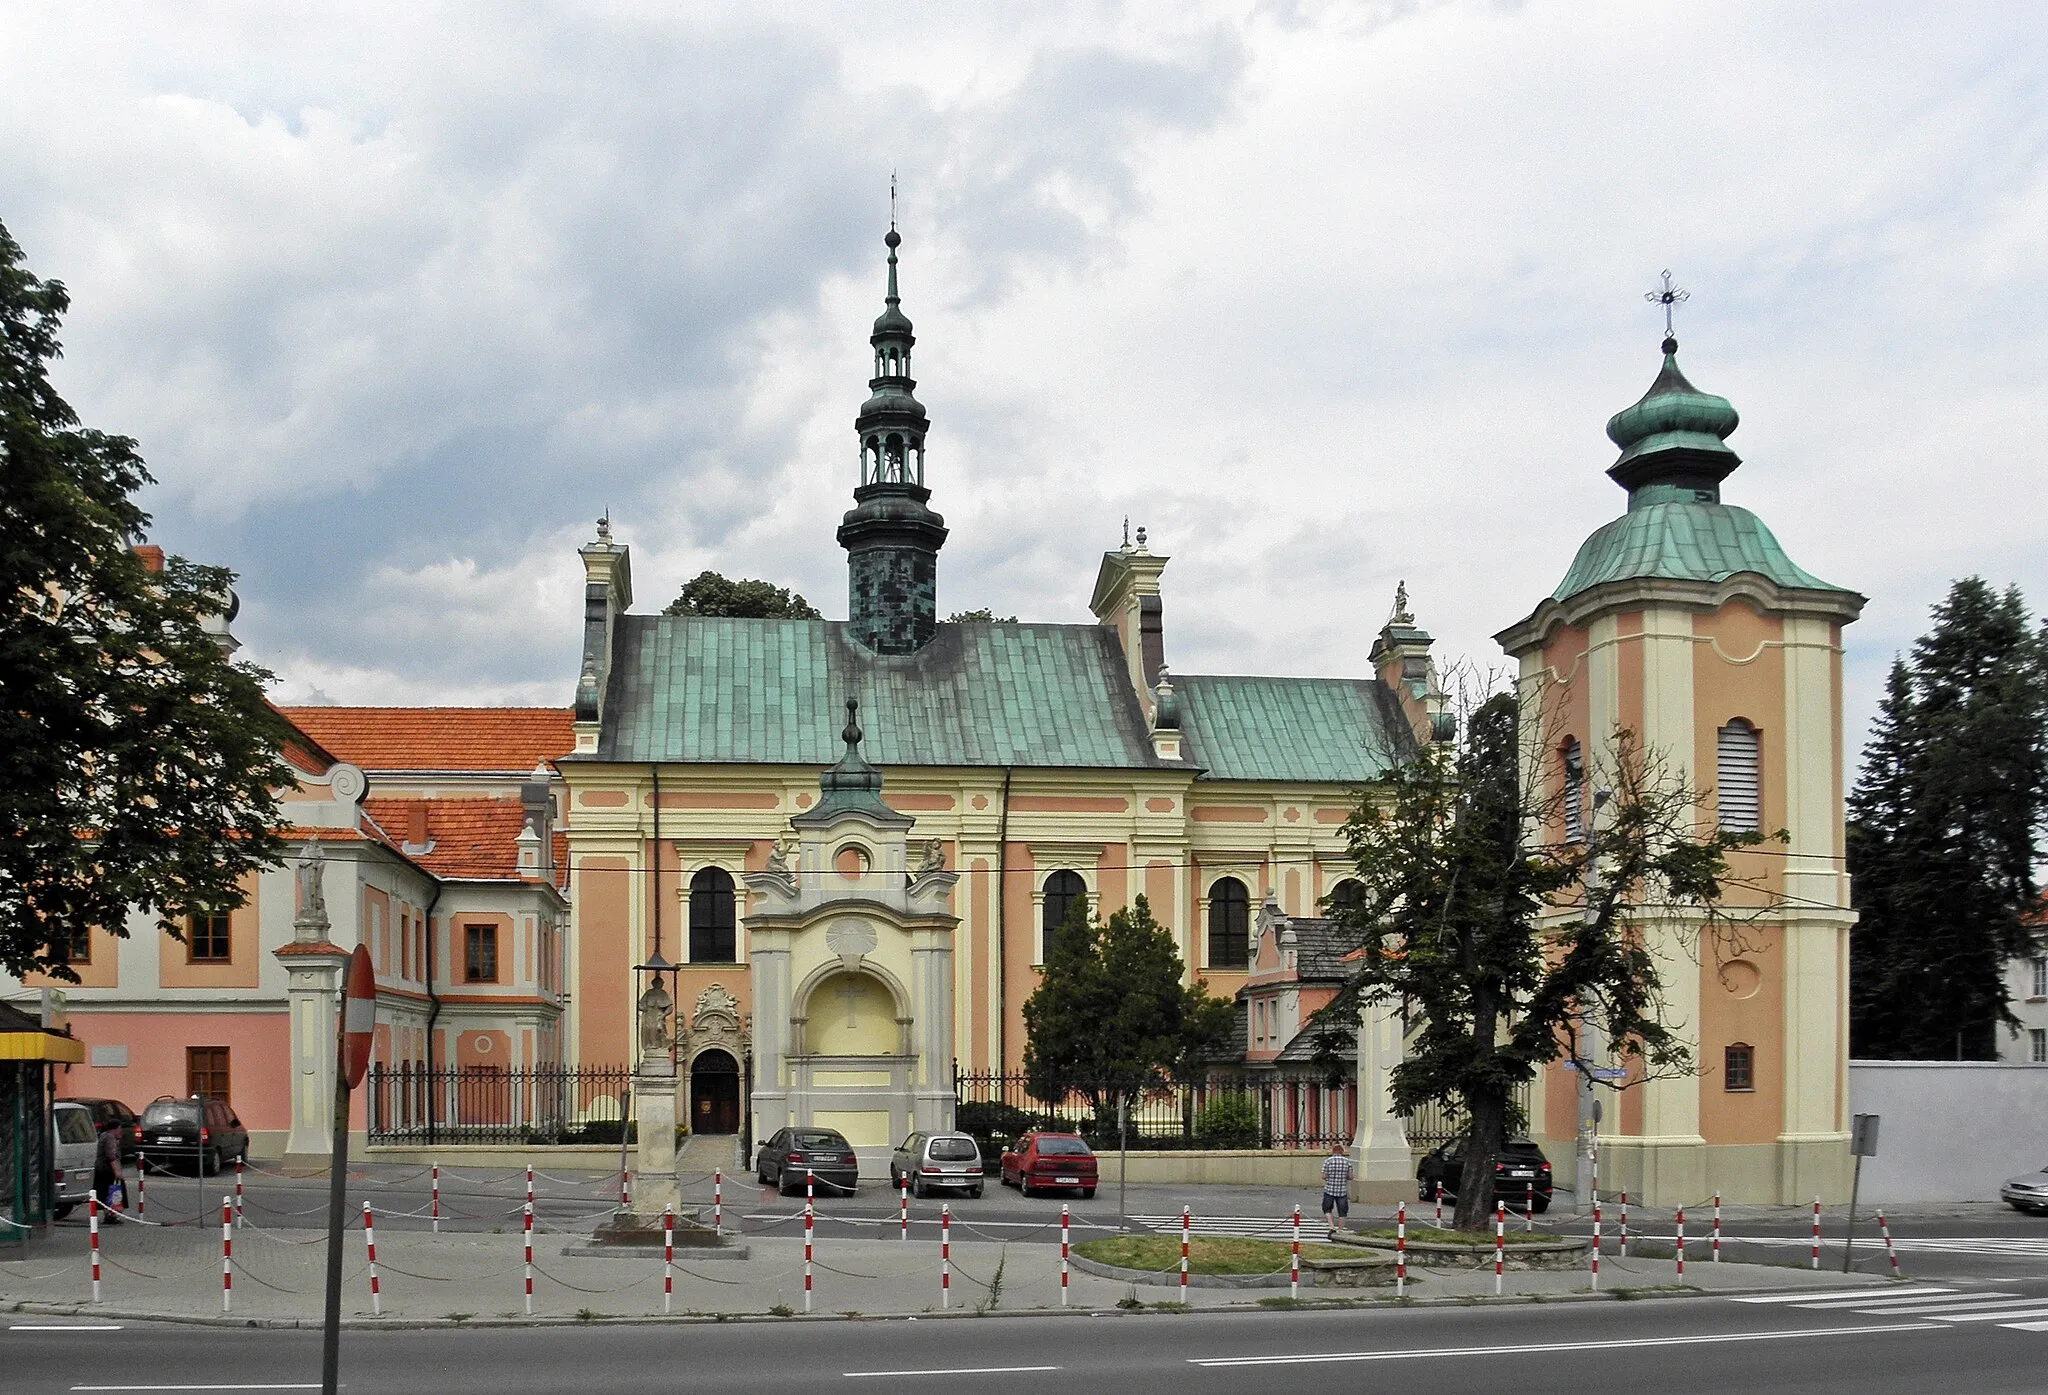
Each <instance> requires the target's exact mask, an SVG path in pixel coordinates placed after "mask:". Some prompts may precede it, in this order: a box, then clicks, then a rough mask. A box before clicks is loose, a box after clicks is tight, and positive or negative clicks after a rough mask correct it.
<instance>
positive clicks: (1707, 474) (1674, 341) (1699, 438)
mask: <svg viewBox="0 0 2048 1395" xmlns="http://www.w3.org/2000/svg"><path fill="white" fill-rule="evenodd" d="M1644 299H1646V300H1648V301H1650V302H1651V303H1653V304H1658V305H1662V306H1663V307H1664V344H1663V348H1664V365H1663V367H1662V369H1661V370H1659V372H1658V374H1657V379H1656V381H1655V382H1653V383H1651V384H1650V390H1649V391H1648V392H1646V393H1644V394H1643V395H1642V397H1641V399H1640V400H1638V401H1637V402H1636V403H1635V405H1633V406H1630V407H1625V408H1623V409H1622V410H1621V411H1619V412H1616V413H1615V414H1614V415H1613V416H1612V417H1611V418H1609V420H1608V422H1607V437H1608V439H1609V440H1611V441H1613V442H1614V444H1616V445H1617V446H1620V447H1621V458H1620V459H1618V460H1616V461H1615V462H1614V463H1613V464H1612V465H1610V466H1608V467H1607V474H1608V477H1609V478H1611V479H1612V480H1613V481H1614V482H1615V483H1616V484H1618V485H1620V486H1621V487H1622V488H1624V489H1626V490H1627V491H1628V497H1629V507H1630V508H1635V507H1637V506H1639V505H1642V504H1654V503H1662V502H1665V501H1667V500H1670V499H1678V498H1684V499H1688V500H1692V501H1694V502H1704V503H1710V504H1718V503H1719V502H1720V501H1721V481H1722V480H1724V479H1726V478H1727V477H1728V476H1729V475H1730V474H1732V473H1734V471H1735V467H1736V466H1738V465H1740V464H1741V463H1742V457H1741V456H1739V455H1737V454H1736V453H1735V452H1734V451H1732V450H1730V449H1729V448H1728V445H1727V437H1728V436H1729V434H1730V433H1731V432H1733V431H1734V430H1735V428H1736V426H1737V425H1738V424H1739V423H1740V422H1741V420H1742V418H1741V417H1740V416H1738V415H1737V414H1736V411H1735V408H1734V406H1733V405H1732V404H1731V403H1730V402H1729V401H1728V399H1727V398H1725V397H1716V396H1715V395H1714V394H1713V393H1711V392H1701V391H1700V390H1699V389H1698V388H1696V387H1694V386H1693V385H1692V384H1691V383H1690V382H1688V381H1687V380H1686V376H1685V374H1684V373H1683V372H1681V371H1680V370H1679V367H1678V336H1677V334H1676V333H1675V332H1674V329H1673V326H1672V322H1671V312H1672V310H1673V308H1674V307H1676V306H1677V305H1678V304H1680V303H1681V302H1683V301H1685V300H1686V299H1688V296H1687V295H1686V293H1685V292H1684V291H1682V290H1679V289H1678V288H1677V287H1676V286H1673V285H1672V284H1671V273H1670V272H1668V271H1667V272H1665V273H1664V285H1663V288H1662V289H1661V290H1656V291H1651V292H1650V293H1649V294H1648V295H1647V296H1645V297H1644Z"/></svg>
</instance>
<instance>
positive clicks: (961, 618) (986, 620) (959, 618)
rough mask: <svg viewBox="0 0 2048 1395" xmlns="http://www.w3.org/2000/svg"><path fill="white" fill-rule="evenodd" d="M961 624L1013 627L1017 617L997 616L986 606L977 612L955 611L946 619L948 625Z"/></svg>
mask: <svg viewBox="0 0 2048 1395" xmlns="http://www.w3.org/2000/svg"><path fill="white" fill-rule="evenodd" d="M962 622H966V623H969V624H982V625H1014V624H1016V623H1017V617H1016V616H1014V615H998V614H996V613H995V612H994V611H993V610H990V609H989V608H988V607H987V606H983V607H982V608H981V609H979V610H956V611H954V612H953V613H952V614H951V615H948V616H947V617H946V623H947V624H948V625H958V624H961V623H962Z"/></svg>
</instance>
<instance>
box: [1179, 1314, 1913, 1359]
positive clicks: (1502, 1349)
mask: <svg viewBox="0 0 2048 1395" xmlns="http://www.w3.org/2000/svg"><path fill="white" fill-rule="evenodd" d="M1940 1330H1941V1329H1940V1326H1939V1324H1936V1323H1932V1322H1901V1323H1887V1324H1885V1325H1883V1326H1881V1327H1808V1328H1802V1329H1800V1330H1798V1331H1794V1332H1714V1333H1708V1334H1706V1335H1703V1336H1698V1337H1629V1338H1623V1339H1620V1340H1617V1341H1608V1342H1527V1343H1517V1344H1515V1345H1513V1346H1497V1347H1427V1348H1420V1349H1417V1350H1413V1351H1334V1352H1321V1353H1317V1354H1314V1355H1309V1356H1227V1357H1208V1358H1202V1357H1189V1358H1188V1364H1189V1365H1190V1366H1207V1367H1212V1368H1215V1367H1225V1366H1302V1365H1314V1364H1317V1363H1325V1362H1338V1361H1412V1360H1415V1359H1417V1358H1422V1357H1445V1356H1529V1355H1542V1354H1545V1353H1549V1352H1576V1351H1623V1350H1630V1349H1633V1348H1637V1347H1688V1346H1713V1345H1716V1344H1719V1343H1724V1342H1783V1341H1789V1340H1791V1339H1793V1338H1796V1337H1863V1336H1870V1335H1872V1334H1874V1333H1879V1332H1938V1331H1940Z"/></svg>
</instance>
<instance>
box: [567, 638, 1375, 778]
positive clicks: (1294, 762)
mask: <svg viewBox="0 0 2048 1395" xmlns="http://www.w3.org/2000/svg"><path fill="white" fill-rule="evenodd" d="M616 625H617V629H616V631H615V633H614V639H613V645H614V648H613V655H612V671H611V679H610V686H609V690H608V692H607V694H606V697H605V705H604V723H603V728H602V730H601V732H600V735H599V740H598V749H597V752H596V755H595V757H594V758H595V759H598V760H605V761H630V762H634V763H639V762H644V761H664V762H678V763H690V762H694V763H704V764H723V763H733V764H783V765H814V766H822V765H829V764H831V763H832V762H833V761H835V760H837V759H838V758H839V755H840V750H839V742H838V733H839V729H840V726H841V722H842V716H841V713H842V707H841V704H842V703H843V702H844V701H845V700H846V698H848V697H850V696H851V697H858V698H859V699H860V716H861V725H862V727H863V728H865V730H866V733H867V739H866V744H865V746H864V747H863V752H864V754H865V755H866V756H867V758H868V759H870V760H872V761H873V762H874V763H875V764H876V765H879V766H882V767H883V768H885V769H886V768H888V767H891V766H905V765H909V766H927V767H930V766H1012V765H1014V766H1026V767H1039V768H1069V769H1074V768H1078V769H1134V770H1142V769H1163V770H1184V771H1185V770H1194V769H1198V768H1200V767H1207V778H1210V779H1225V780H1302V781H1317V782H1336V783H1362V782H1365V781H1369V780H1372V779H1375V778H1377V777H1379V776H1381V775H1383V774H1384V773H1385V772H1386V771H1387V769H1388V768H1389V766H1390V765H1391V764H1393V763H1394V761H1395V760H1398V759H1400V756H1401V752H1402V749H1403V748H1402V747H1401V746H1400V744H1399V743H1400V742H1402V741H1404V740H1407V739H1408V738H1407V730H1408V728H1407V725H1406V723H1405V722H1403V721H1401V720H1400V719H1399V714H1398V713H1397V712H1396V711H1395V710H1394V702H1393V698H1392V695H1391V694H1389V693H1387V692H1386V691H1385V690H1384V689H1383V688H1382V687H1381V685H1380V684H1379V683H1378V681H1377V680H1374V679H1325V678H1209V677H1201V676H1183V675H1178V674H1176V675H1175V676H1174V679H1173V682H1174V685H1175V689H1176V691H1177V692H1178V693H1179V694H1181V703H1180V711H1181V719H1180V720H1181V734H1182V736H1183V738H1184V740H1185V741H1186V743H1187V748H1188V750H1189V752H1190V754H1189V755H1188V758H1187V759H1184V760H1180V761H1169V760H1161V759H1160V758H1159V757H1158V756H1157V755H1155V754H1154V753H1153V749H1152V740H1151V733H1150V730H1149V728H1148V727H1147V725H1146V721H1145V715H1144V713H1143V711H1142V710H1141V709H1140V708H1139V706H1138V698H1137V694H1135V693H1134V692H1133V691H1132V690H1131V684H1130V678H1129V676H1128V674H1129V670H1128V668H1127V666H1126V663H1125V660H1124V654H1123V650H1122V648H1121V647H1120V645H1119V643H1118V641H1117V637H1116V635H1115V633H1114V632H1113V631H1111V630H1109V629H1107V628H1106V627H1104V626H1101V625H1020V624H980V623H965V624H943V625H940V626H939V632H938V636H937V638H935V639H934V640H933V641H932V642H931V643H930V644H927V645H926V646H925V647H924V648H923V649H921V650H919V651H918V652H917V653H915V654H910V655H904V656H901V657H891V656H881V655H877V654H875V653H873V652H872V651H870V650H869V649H867V648H866V646H864V645H862V644H860V643H858V642H857V641H855V640H853V639H852V638H850V636H849V635H848V633H847V626H846V625H845V624H844V623H843V622H840V621H832V620H735V619H725V618H717V617H706V616H668V615H659V616H645V615H626V616H621V617H619V619H618V620H617V622H616ZM571 759H575V758H574V757H572V758H571Z"/></svg>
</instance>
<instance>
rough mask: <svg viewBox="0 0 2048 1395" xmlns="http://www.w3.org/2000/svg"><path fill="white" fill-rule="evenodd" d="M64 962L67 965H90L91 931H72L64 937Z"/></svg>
mask: <svg viewBox="0 0 2048 1395" xmlns="http://www.w3.org/2000/svg"><path fill="white" fill-rule="evenodd" d="M64 962H65V963H67V964H90V963H92V929H91V927H89V926H88V927H87V928H86V929H83V930H73V931H72V932H71V933H70V934H69V935H67V936H65V937H64Z"/></svg>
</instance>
